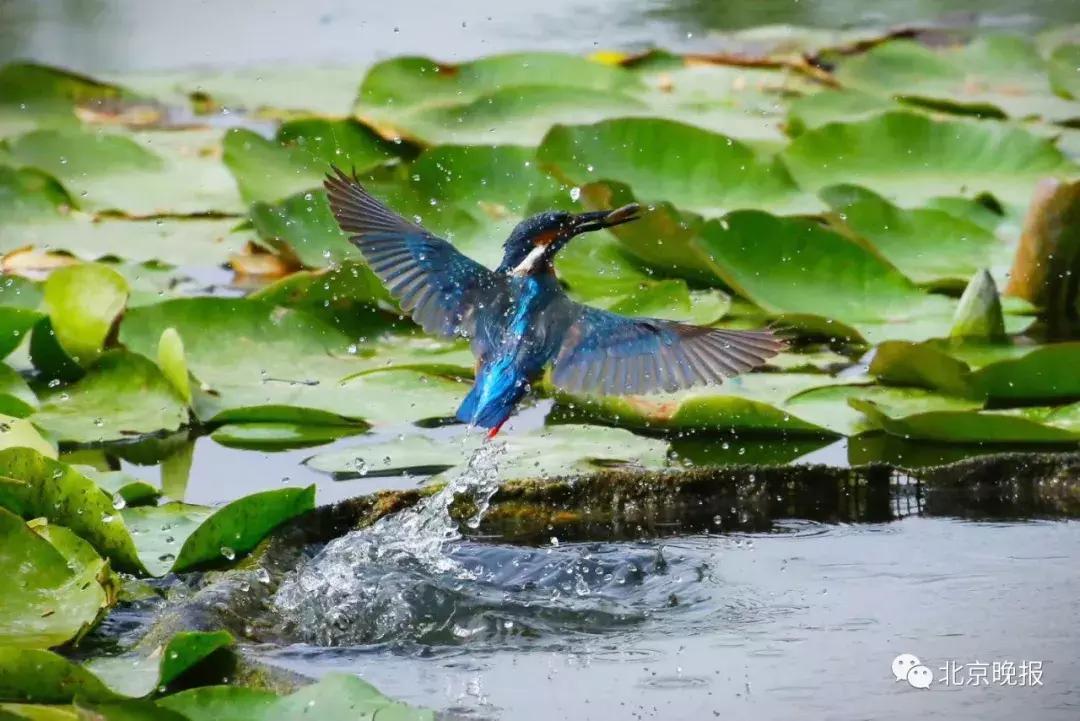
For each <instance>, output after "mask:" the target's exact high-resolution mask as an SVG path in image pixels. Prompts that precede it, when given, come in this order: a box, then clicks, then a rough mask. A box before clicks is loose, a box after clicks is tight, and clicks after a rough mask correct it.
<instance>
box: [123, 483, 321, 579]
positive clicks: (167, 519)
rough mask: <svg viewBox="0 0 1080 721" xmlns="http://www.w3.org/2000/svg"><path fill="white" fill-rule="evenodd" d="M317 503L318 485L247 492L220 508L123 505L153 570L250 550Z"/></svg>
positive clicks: (210, 561) (229, 557)
mask: <svg viewBox="0 0 1080 721" xmlns="http://www.w3.org/2000/svg"><path fill="white" fill-rule="evenodd" d="M314 507H315V487H314V486H309V487H307V488H281V489H276V490H273V491H263V492H261V493H254V494H252V495H250V496H244V497H242V498H239V499H237V500H235V501H232V502H231V503H229V504H227V505H225V506H222V507H221V508H219V509H216V510H215V509H211V508H207V507H205V506H195V505H191V504H186V503H179V502H173V503H166V504H164V505H161V506H137V507H134V508H125V509H123V510H122V511H121V515H122V517H123V521H124V524H125V525H126V526H127V528H128V529H129V532H131V533H132V534H133V535H134V537H135V538H136V541H137V542H136V547H137V549H138V553H139V558H140V560H141V561H142V564H143V566H144V567H145V568H146V569H147V570H148V571H149V572H150V574H151V575H155V576H160V575H163V574H165V573H168V572H170V571H171V572H173V573H180V572H182V571H187V570H190V569H192V568H194V567H198V566H205V565H220V564H222V563H227V562H230V561H232V560H234V559H235V558H236V556H238V555H241V554H244V553H247V552H248V551H250V550H251V549H252V548H254V547H255V546H256V544H258V543H259V541H261V540H262V539H263V538H264V537H266V536H267V535H268V534H269V533H270V532H271V531H272V530H274V529H275V528H277V527H278V526H279V525H281V524H282V523H284V522H285V521H287V520H289V519H290V518H294V517H295V516H298V515H300V514H301V513H303V512H305V511H308V510H311V509H312V508H314Z"/></svg>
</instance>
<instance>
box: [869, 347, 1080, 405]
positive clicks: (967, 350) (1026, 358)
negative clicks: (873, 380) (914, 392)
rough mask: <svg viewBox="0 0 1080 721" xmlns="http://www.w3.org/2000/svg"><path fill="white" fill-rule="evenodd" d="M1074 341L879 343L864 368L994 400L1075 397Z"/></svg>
mask: <svg viewBox="0 0 1080 721" xmlns="http://www.w3.org/2000/svg"><path fill="white" fill-rule="evenodd" d="M1077 363H1080V343H1077V342H1071V343H1052V344H1048V345H1042V346H1024V345H1010V344H1000V345H985V344H978V343H966V344H960V343H946V342H933V341H932V342H927V343H919V344H915V343H903V342H899V341H895V342H887V343H883V344H882V345H881V346H879V347H878V350H877V353H876V355H875V357H874V360H873V362H872V363H871V364H870V372H871V373H872V374H873V375H875V376H877V377H878V378H880V379H881V380H883V381H886V382H889V383H905V384H909V385H918V386H922V387H925V388H932V389H936V390H940V391H943V392H946V393H953V394H957V395H966V396H969V397H974V398H987V399H991V400H997V401H1012V402H1015V401H1037V402H1050V401H1053V400H1056V399H1059V398H1078V397H1080V380H1078V379H1077V373H1076V368H1077Z"/></svg>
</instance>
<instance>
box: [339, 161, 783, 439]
mask: <svg viewBox="0 0 1080 721" xmlns="http://www.w3.org/2000/svg"><path fill="white" fill-rule="evenodd" d="M325 186H326V191H327V193H328V195H329V198H330V207H331V208H332V209H333V212H334V217H335V218H336V219H337V222H338V224H339V225H340V226H341V229H342V230H343V231H344V232H345V233H346V234H348V235H349V240H350V241H351V242H352V243H353V244H354V245H355V246H356V247H357V248H359V249H360V252H361V254H362V255H363V257H364V260H365V261H366V262H367V264H368V266H370V267H371V269H372V271H374V273H375V275H377V276H378V277H379V278H380V279H381V280H382V282H383V283H384V284H385V285H386V287H387V288H388V289H389V291H390V293H391V294H392V295H393V296H394V297H395V298H396V299H397V301H398V302H399V304H400V306H401V308H402V310H404V311H405V312H407V313H409V314H410V315H411V316H412V318H413V320H414V321H416V322H417V323H418V324H419V325H420V326H421V327H423V329H424V330H425V331H427V332H428V333H432V334H435V335H439V336H444V337H464V338H468V339H469V340H470V343H471V347H472V351H473V354H474V355H475V356H476V358H477V369H476V377H475V380H474V382H473V386H472V388H471V389H470V390H469V393H468V395H466V396H465V399H464V401H462V403H461V407H460V408H458V411H457V418H458V420H460V421H462V422H463V423H468V424H470V425H474V426H479V427H481V428H486V429H489V433H488V438H492V437H494V436H495V434H497V433H498V432H499V429H500V428H501V427H502V425H503V423H505V422H506V420H507V419H508V418H509V417H510V415H511V414H512V413H513V412H514V408H515V407H516V406H517V404H518V402H519V401H520V400H521V399H522V398H523V397H524V396H525V394H526V393H527V392H528V390H529V385H530V383H532V382H533V381H535V380H536V379H537V378H539V377H540V376H541V375H542V374H543V373H544V370H545V369H546V368H548V367H550V368H551V377H550V378H551V382H552V383H553V384H554V385H555V386H556V387H557V388H561V389H563V390H565V391H569V392H572V393H586V394H599V395H626V394H640V393H650V392H656V391H676V390H679V389H683V388H689V387H691V386H696V385H704V384H718V383H720V382H721V381H722V380H723V379H724V378H725V377H731V376H734V375H736V374H738V373H742V372H743V371H746V370H749V369H751V368H754V367H755V366H759V365H761V364H762V363H764V362H765V361H766V360H767V359H769V358H771V357H772V356H774V355H776V354H777V353H778V352H779V351H780V350H781V349H782V348H783V347H784V343H783V341H781V340H780V339H779V338H777V337H776V336H775V335H774V334H773V333H772V332H771V331H768V330H757V331H745V330H723V329H719V328H705V327H702V326H696V325H689V324H686V323H677V322H674V321H668V320H659V319H655V318H631V317H627V316H622V315H618V314H616V313H611V312H608V311H606V310H601V309H599V308H591V307H589V306H586V305H582V304H580V303H576V302H575V301H573V300H571V299H570V298H569V297H568V296H567V295H566V293H565V292H564V291H563V289H562V287H561V286H560V285H559V281H558V279H557V278H556V277H555V271H554V269H553V267H552V261H553V260H554V258H555V255H556V254H557V253H558V252H559V251H560V250H561V249H562V248H563V247H565V246H566V244H567V243H569V242H570V240H571V239H572V238H574V237H575V236H578V235H581V234H582V233H588V232H590V231H594V230H600V229H602V228H610V227H613V226H616V225H620V224H622V223H628V222H630V221H632V220H636V219H637V218H638V217H639V215H640V213H641V208H640V206H638V205H636V204H631V205H626V206H623V207H621V208H618V209H616V210H601V211H597V212H589V213H576V214H574V213H565V212H546V213H540V214H539V215H534V216H532V217H530V218H527V219H525V220H523V221H522V222H521V223H519V224H518V225H517V227H515V228H514V230H513V232H511V233H510V236H509V237H508V238H507V239H506V242H505V243H504V245H503V259H502V262H501V263H500V264H499V267H498V268H496V269H495V270H490V269H488V268H486V267H485V266H483V265H481V264H480V263H477V262H476V261H474V260H472V259H471V258H469V257H467V256H465V255H464V254H462V253H460V252H459V251H458V250H456V249H455V248H454V246H453V245H451V244H450V243H449V242H447V241H446V240H443V239H442V238H439V237H436V236H435V235H433V234H431V233H429V232H428V231H426V230H424V228H423V227H421V226H420V225H418V224H417V223H413V222H411V221H409V220H406V219H405V218H402V217H401V216H400V215H398V214H397V213H395V212H393V211H392V210H390V209H389V208H388V207H386V206H385V205H384V204H382V203H381V202H379V201H378V200H376V199H375V198H374V197H372V196H371V194H370V193H368V192H367V190H365V189H364V187H363V186H362V185H361V184H360V182H359V181H358V180H357V179H356V178H355V177H349V176H348V175H346V174H345V173H343V172H342V171H341V170H340V169H338V168H333V170H332V172H331V173H329V174H328V175H327V177H326V181H325Z"/></svg>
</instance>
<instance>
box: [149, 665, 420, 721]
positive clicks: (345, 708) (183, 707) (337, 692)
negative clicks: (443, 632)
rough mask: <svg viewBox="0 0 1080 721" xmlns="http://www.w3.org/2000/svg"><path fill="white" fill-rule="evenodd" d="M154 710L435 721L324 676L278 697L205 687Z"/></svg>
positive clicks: (195, 719) (335, 720) (353, 681)
mask: <svg viewBox="0 0 1080 721" xmlns="http://www.w3.org/2000/svg"><path fill="white" fill-rule="evenodd" d="M158 705H160V706H161V707H163V708H166V709H170V710H172V711H178V712H180V713H182V714H183V715H184V716H185V717H186V718H187V719H188V720H189V721H222V720H225V721H233V720H236V721H239V720H240V719H244V720H246V721H292V720H293V719H296V718H300V717H303V716H304V715H306V714H307V715H310V714H317V716H318V718H319V719H321V720H322V721H376V719H393V721H434V719H435V713H434V712H433V711H426V710H422V709H417V708H413V707H411V706H407V705H406V704H403V703H400V702H398V701H392V700H391V699H388V698H386V697H385V696H383V695H382V694H380V693H379V692H378V690H376V689H375V687H374V686H371V685H370V684H368V683H365V682H364V681H361V680H360V679H359V678H357V677H356V676H353V675H351V674H340V673H331V674H327V675H326V676H324V677H323V678H322V680H321V681H319V682H318V683H316V684H313V685H311V686H306V687H304V688H302V689H300V690H299V691H297V692H295V693H293V694H291V695H289V696H282V697H275V696H274V695H273V694H270V693H268V692H265V691H263V692H259V691H255V690H254V689H249V688H240V687H234V686H207V687H205V688H196V689H190V690H188V691H181V692H180V693H178V694H174V695H172V696H167V697H165V698H163V699H161V700H160V701H158Z"/></svg>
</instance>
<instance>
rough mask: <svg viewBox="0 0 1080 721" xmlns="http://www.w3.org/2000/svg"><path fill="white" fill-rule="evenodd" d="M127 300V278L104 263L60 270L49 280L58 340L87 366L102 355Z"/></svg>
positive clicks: (47, 290) (49, 302)
mask: <svg viewBox="0 0 1080 721" xmlns="http://www.w3.org/2000/svg"><path fill="white" fill-rule="evenodd" d="M127 297H128V284H127V281H126V280H124V277H123V276H122V275H120V274H119V273H117V272H116V271H115V270H113V269H112V268H109V267H108V266H106V265H102V264H101V263H82V264H80V265H71V266H68V267H66V268H59V269H57V270H55V271H53V272H52V274H51V275H49V279H48V280H47V281H45V309H46V311H47V312H48V314H49V320H50V321H51V322H52V328H53V332H54V333H55V334H56V340H57V341H58V342H59V343H60V346H61V347H62V348H63V349H64V350H65V351H67V353H68V355H70V356H71V357H72V359H74V360H75V361H77V362H78V363H80V364H81V365H84V366H86V365H90V364H91V363H92V362H93V361H94V360H96V359H97V358H98V356H100V355H101V351H102V349H103V348H104V346H105V339H106V338H107V337H108V335H109V331H110V330H112V327H113V323H115V322H116V319H117V317H118V316H119V315H120V313H121V312H122V311H123V310H124V305H125V304H126V303H127Z"/></svg>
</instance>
